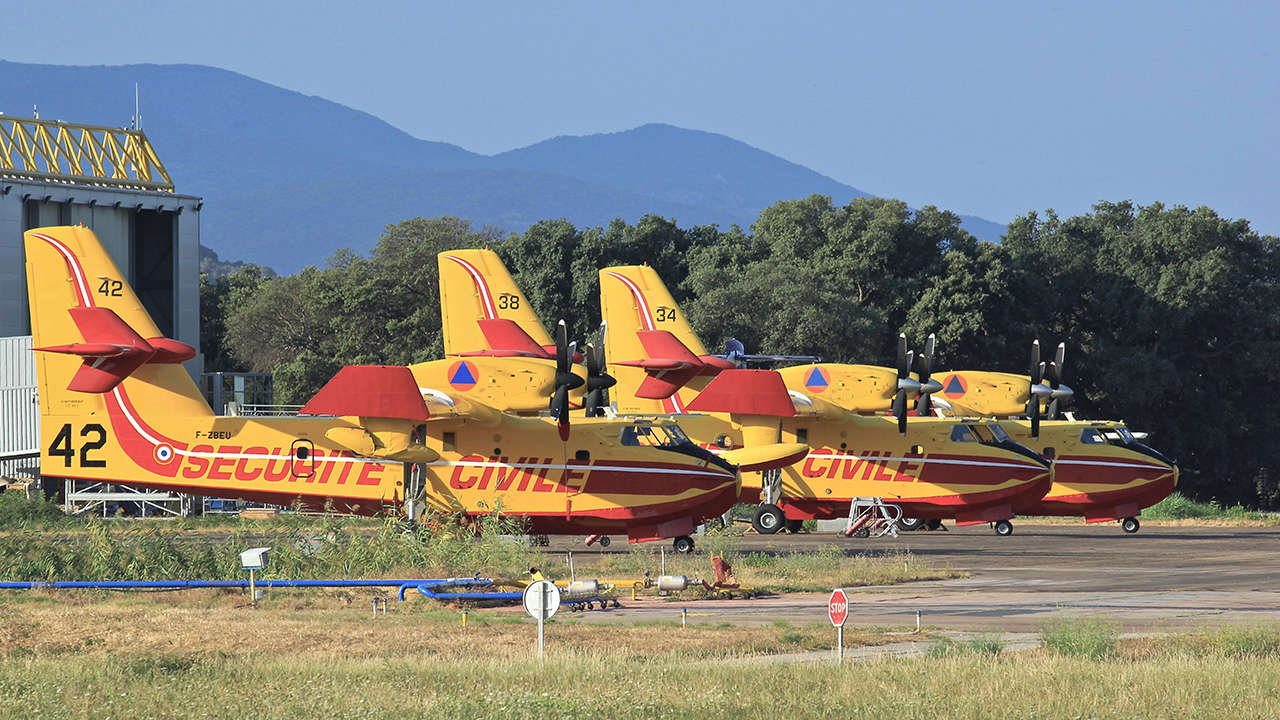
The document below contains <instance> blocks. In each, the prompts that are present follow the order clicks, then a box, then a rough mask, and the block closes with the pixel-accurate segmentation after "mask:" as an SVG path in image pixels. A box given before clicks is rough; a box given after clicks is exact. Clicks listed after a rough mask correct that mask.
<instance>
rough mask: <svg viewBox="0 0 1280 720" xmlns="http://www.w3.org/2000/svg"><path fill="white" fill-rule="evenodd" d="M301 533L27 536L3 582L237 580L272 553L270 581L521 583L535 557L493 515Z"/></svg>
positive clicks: (0, 566) (1, 553) (141, 527)
mask: <svg viewBox="0 0 1280 720" xmlns="http://www.w3.org/2000/svg"><path fill="white" fill-rule="evenodd" d="M309 520H310V522H309V523H308V524H306V525H302V524H292V523H291V524H289V525H277V524H268V525H266V526H254V525H244V526H238V527H236V528H234V529H233V530H232V532H231V533H230V534H229V536H227V537H225V538H217V539H216V540H211V539H209V538H207V537H206V536H205V535H204V534H203V533H199V532H196V531H193V530H190V529H186V528H184V527H183V526H181V525H164V524H153V523H140V524H135V523H128V524H118V523H110V522H102V521H95V520H90V521H87V522H86V521H83V520H80V521H77V522H78V523H79V524H78V525H77V526H76V528H75V529H74V530H53V531H50V530H48V529H35V528H27V529H24V530H22V531H20V532H12V533H10V534H8V535H6V536H5V537H4V538H3V541H0V579H3V580H90V581H92V580H162V579H174V580H219V579H227V578H239V577H240V576H241V575H242V574H243V573H242V571H241V570H240V563H239V553H240V552H241V551H242V550H245V549H247V548H250V547H255V546H268V547H270V548H271V557H270V562H269V565H268V567H267V569H266V570H265V571H263V572H262V573H261V575H260V577H261V578H262V579H264V580H267V579H302V578H358V577H376V576H382V577H386V576H403V577H432V576H450V575H453V576H456V575H470V574H472V573H474V572H480V573H482V574H485V575H488V576H498V577H518V576H521V575H522V574H523V573H524V572H525V571H526V570H527V569H528V567H529V566H530V564H533V563H536V562H537V560H538V558H540V557H541V555H540V554H539V553H536V552H534V551H533V550H531V549H530V548H529V547H528V546H527V545H525V544H522V543H519V542H515V541H512V540H511V538H510V537H504V536H507V535H509V534H511V533H514V532H518V526H517V525H515V524H514V523H513V522H512V521H510V520H508V519H506V518H503V517H500V516H496V515H495V516H488V517H485V518H482V519H481V520H480V521H479V522H477V523H473V524H466V523H462V522H460V521H458V520H457V519H454V518H439V519H435V520H432V521H430V522H428V523H427V524H423V525H419V526H417V527H415V528H414V529H412V530H410V531H406V530H405V529H404V528H402V527H400V526H399V525H398V524H397V523H396V522H395V521H394V520H390V519H388V520H386V521H384V522H383V524H382V525H381V526H378V527H376V529H374V530H373V531H372V532H370V529H369V526H368V524H367V521H364V522H361V523H352V522H349V521H348V520H346V519H343V518H328V517H326V518H309Z"/></svg>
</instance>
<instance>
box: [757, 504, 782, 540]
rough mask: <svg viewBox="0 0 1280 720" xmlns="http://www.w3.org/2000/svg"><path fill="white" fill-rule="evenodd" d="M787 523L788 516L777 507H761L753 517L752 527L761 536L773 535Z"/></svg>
mask: <svg viewBox="0 0 1280 720" xmlns="http://www.w3.org/2000/svg"><path fill="white" fill-rule="evenodd" d="M786 523H787V516H786V515H784V514H783V512H782V508H780V507H778V506H777V505H761V506H760V507H758V508H756V514H755V515H753V516H752V517H751V527H753V528H755V529H756V532H758V533H760V534H761V535H772V534H774V533H776V532H778V531H779V530H781V529H782V528H783V527H784V526H785V525H786Z"/></svg>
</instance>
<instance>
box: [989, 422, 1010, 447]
mask: <svg viewBox="0 0 1280 720" xmlns="http://www.w3.org/2000/svg"><path fill="white" fill-rule="evenodd" d="M987 427H989V428H991V434H992V435H994V436H995V437H996V442H1001V443H1006V442H1013V438H1011V437H1009V433H1008V432H1006V431H1005V429H1004V428H1002V427H1000V426H999V425H995V424H991V425H988V426H987Z"/></svg>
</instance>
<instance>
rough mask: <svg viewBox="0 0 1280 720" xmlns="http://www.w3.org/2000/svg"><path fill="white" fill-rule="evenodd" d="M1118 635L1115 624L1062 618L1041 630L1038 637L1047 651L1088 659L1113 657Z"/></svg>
mask: <svg viewBox="0 0 1280 720" xmlns="http://www.w3.org/2000/svg"><path fill="white" fill-rule="evenodd" d="M1118 636H1119V632H1118V631H1117V630H1116V628H1115V626H1114V625H1111V624H1109V623H1104V622H1100V621H1097V620H1074V619H1064V620H1059V621H1058V622H1055V623H1052V624H1050V625H1046V626H1045V627H1044V628H1042V629H1041V630H1040V640H1041V641H1042V642H1043V643H1044V646H1045V647H1046V648H1048V650H1049V652H1051V653H1053V654H1055V655H1062V656H1066V657H1083V658H1089V659H1091V660H1103V659H1106V658H1110V657H1112V656H1114V655H1115V653H1116V641H1117V639H1118Z"/></svg>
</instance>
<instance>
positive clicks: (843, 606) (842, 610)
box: [827, 588, 849, 663]
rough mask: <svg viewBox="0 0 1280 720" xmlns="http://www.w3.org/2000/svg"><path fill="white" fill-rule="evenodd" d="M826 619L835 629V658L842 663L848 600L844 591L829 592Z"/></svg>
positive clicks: (837, 589) (838, 589)
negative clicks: (827, 618)
mask: <svg viewBox="0 0 1280 720" xmlns="http://www.w3.org/2000/svg"><path fill="white" fill-rule="evenodd" d="M827 617H829V618H831V624H832V625H834V626H835V627H836V658H837V660H838V661H839V662H841V663H843V662H844V621H845V620H847V619H848V618H849V598H848V597H847V596H846V595H845V594H844V590H841V589H840V588H836V589H835V590H832V591H831V598H830V599H828V600H827Z"/></svg>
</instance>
